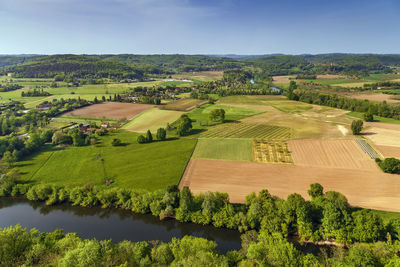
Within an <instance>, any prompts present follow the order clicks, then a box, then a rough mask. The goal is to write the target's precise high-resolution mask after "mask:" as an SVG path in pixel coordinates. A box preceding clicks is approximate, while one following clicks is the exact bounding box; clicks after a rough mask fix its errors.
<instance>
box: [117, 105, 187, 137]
mask: <svg viewBox="0 0 400 267" xmlns="http://www.w3.org/2000/svg"><path fill="white" fill-rule="evenodd" d="M182 114H184V112H181V111H174V110H161V109H158V108H151V109H148V110H146V111H145V112H143V113H141V114H140V115H139V116H137V117H135V118H133V119H132V120H131V121H129V122H128V123H126V124H125V125H124V126H122V128H121V129H124V130H128V131H131V132H138V133H143V132H146V131H147V130H148V129H150V131H152V132H153V133H155V131H157V129H158V128H165V127H166V126H167V123H172V122H174V121H176V120H177V119H179V117H180V116H181V115H182Z"/></svg>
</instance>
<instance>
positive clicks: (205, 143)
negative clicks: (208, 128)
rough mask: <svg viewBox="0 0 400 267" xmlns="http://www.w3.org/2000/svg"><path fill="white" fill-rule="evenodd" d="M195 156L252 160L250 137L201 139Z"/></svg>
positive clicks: (194, 153) (200, 157)
mask: <svg viewBox="0 0 400 267" xmlns="http://www.w3.org/2000/svg"><path fill="white" fill-rule="evenodd" d="M193 158H197V159H220V160H237V161H251V140H250V139H237V138H235V139H230V138H229V139H228V138H218V139H209V138H206V139H203V138H201V139H199V140H198V142H197V145H196V149H195V150H194V152H193Z"/></svg>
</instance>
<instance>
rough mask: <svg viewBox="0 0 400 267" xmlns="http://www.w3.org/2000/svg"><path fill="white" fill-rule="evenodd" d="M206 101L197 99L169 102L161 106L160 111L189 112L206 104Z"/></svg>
mask: <svg viewBox="0 0 400 267" xmlns="http://www.w3.org/2000/svg"><path fill="white" fill-rule="evenodd" d="M206 102H207V100H199V99H189V98H188V99H180V100H177V101H173V102H169V103H168V104H166V105H165V106H161V107H160V108H161V109H167V110H178V111H190V110H192V109H195V108H197V107H199V106H200V105H202V104H204V103H206Z"/></svg>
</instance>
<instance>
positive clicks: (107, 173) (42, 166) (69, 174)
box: [15, 131, 196, 190]
mask: <svg viewBox="0 0 400 267" xmlns="http://www.w3.org/2000/svg"><path fill="white" fill-rule="evenodd" d="M137 136H138V134H136V133H131V132H128V131H118V132H115V133H110V134H109V135H107V136H104V137H101V138H100V142H99V143H98V144H96V145H91V146H83V147H72V146H71V147H66V148H56V147H52V146H51V145H48V146H46V148H45V149H44V150H43V151H42V152H40V153H37V154H35V155H33V156H30V157H28V158H27V159H25V160H23V161H20V162H18V163H16V164H15V167H16V169H17V170H18V171H19V172H20V173H21V177H20V179H21V180H22V181H24V182H28V183H32V184H38V183H52V184H56V185H85V184H95V185H103V184H105V181H106V180H111V181H113V185H115V186H118V187H123V188H137V189H147V190H156V189H162V188H165V187H167V186H168V185H173V184H178V183H179V180H180V178H181V176H182V174H183V172H184V170H185V168H186V164H187V162H188V161H189V158H190V156H191V154H192V152H193V149H194V147H195V144H196V140H192V139H186V138H181V139H172V140H167V141H163V142H153V143H149V144H138V143H137V142H136V139H137ZM113 138H119V139H121V141H122V142H123V145H122V146H117V147H115V146H112V145H111V141H112V140H113Z"/></svg>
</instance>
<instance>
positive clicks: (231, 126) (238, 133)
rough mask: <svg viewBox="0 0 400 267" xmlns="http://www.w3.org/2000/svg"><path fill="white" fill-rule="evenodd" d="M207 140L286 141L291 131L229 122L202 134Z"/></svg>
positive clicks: (277, 127)
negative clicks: (253, 139)
mask: <svg viewBox="0 0 400 267" xmlns="http://www.w3.org/2000/svg"><path fill="white" fill-rule="evenodd" d="M200 136H201V137H207V138H220V137H225V138H263V139H270V140H287V139H289V138H290V137H291V129H290V128H287V127H280V126H274V125H265V124H255V123H243V122H231V123H224V124H220V125H217V126H215V127H212V128H210V129H209V130H208V131H206V132H204V133H202V134H201V135H200Z"/></svg>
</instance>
